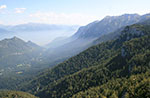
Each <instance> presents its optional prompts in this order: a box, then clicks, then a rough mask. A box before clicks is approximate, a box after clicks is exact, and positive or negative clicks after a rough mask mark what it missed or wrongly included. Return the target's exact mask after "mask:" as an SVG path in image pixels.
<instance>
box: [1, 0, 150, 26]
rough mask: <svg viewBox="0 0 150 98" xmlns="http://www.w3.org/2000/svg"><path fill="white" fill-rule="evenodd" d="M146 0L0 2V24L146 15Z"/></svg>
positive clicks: (84, 21)
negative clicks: (135, 14) (130, 14)
mask: <svg viewBox="0 0 150 98" xmlns="http://www.w3.org/2000/svg"><path fill="white" fill-rule="evenodd" d="M149 4H150V0H0V24H5V25H10V24H11V25H15V24H22V23H28V22H36V23H49V24H71V25H73V24H77V25H85V24H88V23H89V22H92V21H95V20H100V19H102V18H103V17H105V16H107V15H110V16H113V15H121V14H124V13H138V14H146V13H149V12H150V6H149Z"/></svg>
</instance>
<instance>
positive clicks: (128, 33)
mask: <svg viewBox="0 0 150 98" xmlns="http://www.w3.org/2000/svg"><path fill="white" fill-rule="evenodd" d="M149 28H150V26H149V25H141V24H135V25H131V26H127V27H125V28H124V29H123V30H122V31H121V35H120V37H119V38H117V39H116V40H112V41H108V42H105V43H101V44H98V45H96V46H93V47H91V48H89V49H87V50H86V51H84V52H82V53H80V54H78V55H77V56H75V57H72V58H70V59H68V60H67V61H65V62H63V63H61V64H59V65H57V66H56V67H54V68H52V69H49V70H47V71H46V72H43V73H41V74H39V76H37V77H36V78H35V79H34V80H32V81H31V82H29V83H28V84H26V85H24V87H23V88H22V90H23V91H28V92H32V93H34V94H36V95H38V96H40V97H41V98H49V97H52V98H60V97H62V98H66V97H67V98H69V97H72V96H73V95H74V94H76V93H78V92H80V91H84V90H87V89H88V88H91V87H96V86H99V85H103V84H105V83H107V82H108V81H109V80H111V79H113V78H114V79H116V78H121V77H124V78H127V79H128V77H130V76H131V75H134V74H135V75H136V74H140V73H145V72H150V68H149V62H148V61H149V59H150V58H149V56H150V51H149V49H150V45H149V42H150V37H149V35H150V29H149ZM118 61H119V62H118Z"/></svg>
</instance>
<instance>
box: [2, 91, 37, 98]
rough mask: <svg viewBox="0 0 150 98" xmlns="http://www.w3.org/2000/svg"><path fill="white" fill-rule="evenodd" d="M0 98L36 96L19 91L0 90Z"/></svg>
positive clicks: (31, 97)
mask: <svg viewBox="0 0 150 98" xmlns="http://www.w3.org/2000/svg"><path fill="white" fill-rule="evenodd" d="M0 98H38V97H35V96H33V95H31V94H29V93H24V92H20V91H0Z"/></svg>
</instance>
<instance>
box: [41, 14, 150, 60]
mask: <svg viewBox="0 0 150 98" xmlns="http://www.w3.org/2000/svg"><path fill="white" fill-rule="evenodd" d="M148 16H150V14H145V15H142V16H140V15H138V14H123V15H120V16H107V17H105V18H104V19H102V20H100V21H94V22H92V23H89V24H88V25H86V26H82V27H80V28H79V29H78V31H77V32H76V33H75V34H74V35H73V36H71V37H69V38H68V40H69V42H67V43H65V44H63V45H61V46H58V47H55V48H54V49H51V48H49V49H48V50H47V51H46V52H45V54H44V55H43V57H47V58H48V59H51V60H54V61H59V60H62V61H63V60H65V59H67V58H70V57H72V56H75V55H76V54H78V53H80V52H82V51H84V50H86V49H87V48H89V47H90V46H93V45H95V43H101V42H104V41H108V40H113V39H115V38H116V36H117V37H118V36H119V34H117V32H119V30H120V29H121V28H122V29H123V28H124V27H125V26H127V25H132V24H135V23H138V22H141V21H144V20H147V19H149V17H148ZM118 29H119V30H118ZM122 29H121V30H122ZM113 32H115V33H113ZM110 33H113V34H110ZM108 34H109V36H110V37H108ZM96 39H97V40H98V41H97V42H95V43H92V42H93V41H94V40H96ZM72 50H73V51H72ZM46 61H47V60H46Z"/></svg>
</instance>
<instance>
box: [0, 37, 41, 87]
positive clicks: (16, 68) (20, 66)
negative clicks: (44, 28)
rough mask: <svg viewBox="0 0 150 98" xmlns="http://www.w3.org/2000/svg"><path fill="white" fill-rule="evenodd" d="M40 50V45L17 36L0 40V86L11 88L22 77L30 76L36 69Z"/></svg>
mask: <svg viewBox="0 0 150 98" xmlns="http://www.w3.org/2000/svg"><path fill="white" fill-rule="evenodd" d="M40 52H42V48H41V47H40V46H38V45H36V44H34V43H32V42H31V41H28V42H25V41H23V40H22V39H20V38H18V37H13V38H10V39H4V40H2V41H0V80H1V81H0V88H1V89H7V88H9V89H12V88H15V87H16V85H17V84H18V83H20V81H22V79H23V78H25V77H28V78H30V77H31V76H32V74H33V73H35V71H37V68H36V67H37V66H38V65H36V66H35V63H37V62H40V61H39V60H40V59H39V58H38V56H39V55H40ZM31 70H32V71H31ZM25 80H27V79H25ZM6 81H7V82H6Z"/></svg>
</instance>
